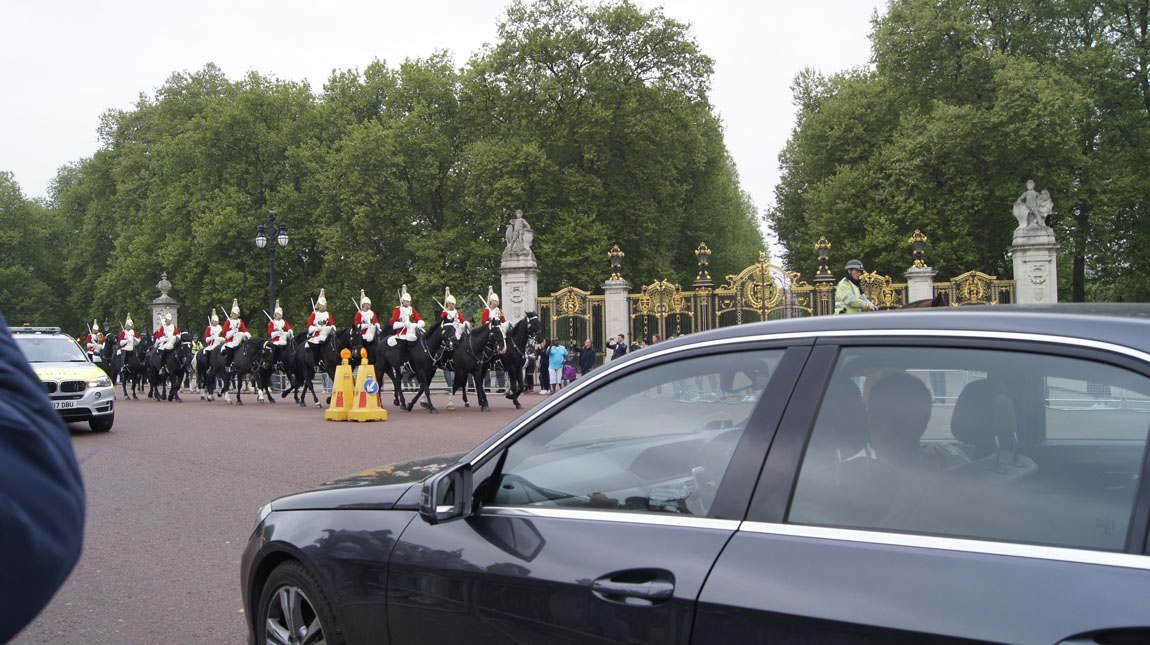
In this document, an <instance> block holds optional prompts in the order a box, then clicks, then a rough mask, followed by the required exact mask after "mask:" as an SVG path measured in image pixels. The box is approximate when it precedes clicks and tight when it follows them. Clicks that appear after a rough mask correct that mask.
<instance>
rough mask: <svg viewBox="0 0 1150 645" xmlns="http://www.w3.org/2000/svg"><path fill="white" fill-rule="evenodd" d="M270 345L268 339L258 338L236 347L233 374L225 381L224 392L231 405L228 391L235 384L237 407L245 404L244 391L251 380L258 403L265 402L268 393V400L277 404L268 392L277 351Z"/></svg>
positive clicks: (245, 341) (225, 398)
mask: <svg viewBox="0 0 1150 645" xmlns="http://www.w3.org/2000/svg"><path fill="white" fill-rule="evenodd" d="M270 345H271V343H269V342H268V339H266V338H256V337H252V338H248V339H246V340H244V341H243V342H241V343H240V344H239V345H236V350H235V352H233V353H232V372H231V373H230V374H228V377H227V378H226V379H224V389H223V392H222V394H223V395H224V400H225V401H227V402H228V403H229V404H230V403H231V402H232V399H231V395H230V394H229V392H228V389H229V387H230V386H231V384H233V383H234V384H235V388H236V405H243V404H244V397H243V389H244V383H245V381H247V380H248V379H251V382H252V386H253V387H254V389H255V391H256V399H257V400H258V401H263V400H264V394H265V393H267V396H268V399H269V400H271V402H272V403H275V399H273V398H272V395H271V392H270V391H268V390H269V389H270V387H271V373H272V366H273V365H274V364H275V351H274V348H272V347H270Z"/></svg>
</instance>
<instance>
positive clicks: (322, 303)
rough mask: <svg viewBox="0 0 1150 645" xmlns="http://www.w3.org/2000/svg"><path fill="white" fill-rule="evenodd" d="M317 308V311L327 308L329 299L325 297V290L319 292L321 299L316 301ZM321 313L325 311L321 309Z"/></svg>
mask: <svg viewBox="0 0 1150 645" xmlns="http://www.w3.org/2000/svg"><path fill="white" fill-rule="evenodd" d="M315 306H316V308H317V309H318V308H319V307H324V308H325V309H326V308H327V298H326V297H324V295H323V289H320V290H319V297H318V298H316V299H315ZM320 311H323V309H320Z"/></svg>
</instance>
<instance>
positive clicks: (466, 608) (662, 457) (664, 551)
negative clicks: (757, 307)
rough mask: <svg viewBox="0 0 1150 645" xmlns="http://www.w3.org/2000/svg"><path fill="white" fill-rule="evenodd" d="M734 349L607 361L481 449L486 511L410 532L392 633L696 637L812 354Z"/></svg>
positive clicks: (616, 639)
mask: <svg viewBox="0 0 1150 645" xmlns="http://www.w3.org/2000/svg"><path fill="white" fill-rule="evenodd" d="M733 349H734V348H731V349H726V350H723V349H720V350H719V351H716V350H714V349H708V350H707V351H706V352H694V353H692V352H690V351H686V352H683V353H682V354H681V355H680V353H675V352H670V353H669V354H668V355H666V356H662V357H660V356H658V355H656V356H655V357H654V358H652V359H651V360H648V361H644V362H642V363H640V364H638V365H635V364H627V365H623V366H621V367H620V368H617V369H615V370H613V371H612V370H611V368H604V373H605V374H607V375H606V376H603V377H600V378H599V379H597V380H592V378H589V379H587V381H586V382H585V383H584V385H583V386H582V389H580V390H577V391H572V392H571V395H570V396H567V397H564V398H563V399H561V400H557V401H556V402H555V403H554V404H553V405H552V407H551V408H550V409H547V410H544V411H543V412H541V413H540V414H539V415H538V416H537V418H533V419H529V420H528V421H526V422H525V423H527V424H529V427H526V428H525V431H524V432H522V433H520V434H518V435H516V436H515V437H514V438H513V439H512V440H509V441H508V442H507V445H498V444H497V445H496V446H494V447H493V450H491V451H490V454H489V455H487V456H486V457H483V456H480V457H478V458H477V461H479V460H481V459H482V460H484V461H483V463H477V464H476V469H475V471H474V472H475V475H474V481H475V488H476V491H477V493H476V497H477V498H479V499H478V500H477V504H478V506H479V508H480V510H479V511H478V512H477V513H475V514H474V515H473V516H472V517H469V518H467V519H465V520H462V521H454V522H448V523H442V524H435V525H431V524H427V523H425V522H422V521H415V522H412V523H411V525H410V526H409V527H408V528H407V529H406V530H405V532H404V533H403V535H402V536H401V538H400V542H399V545H398V546H397V548H396V549H395V553H394V556H393V558H392V560H391V562H390V565H389V581H388V620H389V624H390V635H391V642H392V643H396V644H401V645H402V644H408V643H425V642H458V641H459V640H461V639H463V638H467V639H468V640H471V641H474V642H514V643H522V642H546V643H557V642H570V643H595V642H603V643H607V642H610V643H632V642H634V643H640V642H642V643H686V642H688V641H689V639H690V633H691V625H692V621H693V616H694V609H695V601H696V598H697V597H698V593H699V590H700V589H701V588H702V585H703V581H704V579H705V578H706V576H707V573H708V572H709V571H710V568H711V566H712V565H713V563H714V560H715V558H716V557H717V555H718V553H719V552H720V551H721V550H722V548H723V546H724V545H725V544H726V543H727V541H728V540H729V539H730V537H731V535H732V534H733V533H734V532H735V529H736V528H737V527H738V523H739V520H740V519H741V518H742V516H743V515H744V514H745V512H746V507H747V504H748V503H749V500H750V495H751V491H752V490H753V488H754V481H755V478H756V477H757V475H758V473H759V471H760V468H761V466H762V463H763V459H764V456H765V454H766V450H767V446H768V445H769V443H770V440H771V437H772V436H773V433H774V429H775V427H776V426H777V423H778V421H779V419H780V417H781V415H782V410H783V407H784V406H785V403H786V400H787V398H788V397H789V395H790V393H791V390H792V388H793V387H794V384H795V381H796V378H797V375H798V372H799V369H800V368H801V366H802V363H803V361H804V360H805V356H806V354H807V352H808V348H806V347H795V348H791V349H789V350H788V349H786V348H784V347H778V346H776V347H759V348H747V347H740V348H738V351H732V350H733ZM577 383H578V382H577ZM576 387H578V385H577V386H576Z"/></svg>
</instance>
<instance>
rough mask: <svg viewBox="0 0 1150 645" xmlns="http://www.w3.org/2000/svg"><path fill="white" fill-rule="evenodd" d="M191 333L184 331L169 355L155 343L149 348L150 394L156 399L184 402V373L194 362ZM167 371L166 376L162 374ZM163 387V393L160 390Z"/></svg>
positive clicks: (177, 338)
mask: <svg viewBox="0 0 1150 645" xmlns="http://www.w3.org/2000/svg"><path fill="white" fill-rule="evenodd" d="M191 342H192V341H191V334H189V333H188V332H183V333H181V334H180V335H179V336H177V337H176V342H175V344H174V346H173V347H172V349H171V350H170V351H169V352H168V355H167V357H166V358H165V357H164V356H163V353H162V352H160V351H159V350H158V349H156V346H155V345H153V346H152V347H151V349H149V350H148V358H147V369H148V383H149V386H150V390H149V392H148V396H149V397H150V398H154V399H155V400H156V401H163V400H168V401H176V402H179V403H183V399H181V398H180V384H181V383H183V382H184V374H185V373H186V372H187V370H188V367H189V366H190V365H191V362H192V345H191ZM165 371H166V376H165V377H164V378H163V379H161V377H160V375H161V373H162V372H165ZM161 387H162V388H163V393H162V394H161V392H160V391H159V390H160V388H161Z"/></svg>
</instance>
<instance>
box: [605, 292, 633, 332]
mask: <svg viewBox="0 0 1150 645" xmlns="http://www.w3.org/2000/svg"><path fill="white" fill-rule="evenodd" d="M602 287H603V309H604V312H603V314H604V315H605V316H606V318H607V320H606V325H607V338H608V339H611V338H614V337H616V336H618V335H619V334H623V338H624V339H625V340H626V341H627V344H628V345H630V344H631V340H632V339H631V311H630V307H629V306H628V303H627V296H628V295H629V294H630V293H631V283H630V282H627V281H626V280H624V279H622V278H619V279H618V280H608V281H606V282H604V283H603V284H602Z"/></svg>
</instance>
